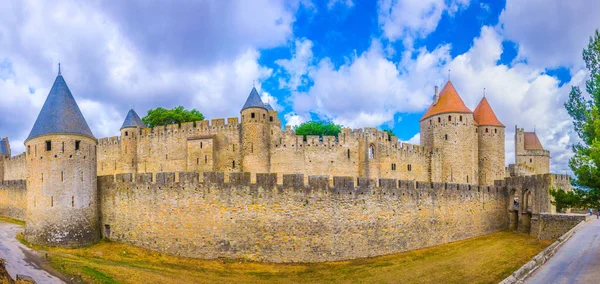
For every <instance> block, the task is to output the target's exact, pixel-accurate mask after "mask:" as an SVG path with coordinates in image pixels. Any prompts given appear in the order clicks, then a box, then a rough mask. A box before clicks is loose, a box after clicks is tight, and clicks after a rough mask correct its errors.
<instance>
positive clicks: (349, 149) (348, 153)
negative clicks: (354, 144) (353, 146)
mask: <svg viewBox="0 0 600 284" xmlns="http://www.w3.org/2000/svg"><path fill="white" fill-rule="evenodd" d="M348 159H350V149H348Z"/></svg>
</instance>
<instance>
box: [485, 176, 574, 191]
mask: <svg viewBox="0 0 600 284" xmlns="http://www.w3.org/2000/svg"><path fill="white" fill-rule="evenodd" d="M570 182H571V177H570V176H569V175H565V174H552V173H549V174H538V175H529V176H515V177H507V178H505V179H503V180H496V181H494V185H495V186H500V187H504V186H509V187H510V186H512V185H518V184H531V183H536V184H550V183H553V184H557V185H567V184H568V185H569V188H570Z"/></svg>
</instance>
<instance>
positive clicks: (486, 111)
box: [473, 97, 504, 127]
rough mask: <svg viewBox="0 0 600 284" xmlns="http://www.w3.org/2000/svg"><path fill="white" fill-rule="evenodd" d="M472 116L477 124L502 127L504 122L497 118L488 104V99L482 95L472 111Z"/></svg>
mask: <svg viewBox="0 0 600 284" xmlns="http://www.w3.org/2000/svg"><path fill="white" fill-rule="evenodd" d="M473 117H474V118H475V122H476V123H477V125H490V126H501V127H504V124H502V122H500V120H498V118H497V117H496V114H495V113H494V110H493V109H492V107H491V106H490V103H489V102H488V100H487V99H486V98H485V97H483V99H481V101H480V102H479V104H478V105H477V107H476V108H475V111H474V112H473Z"/></svg>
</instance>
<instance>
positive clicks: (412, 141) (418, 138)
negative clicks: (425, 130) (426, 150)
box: [402, 132, 421, 145]
mask: <svg viewBox="0 0 600 284" xmlns="http://www.w3.org/2000/svg"><path fill="white" fill-rule="evenodd" d="M402 142H406V143H409V144H413V145H419V144H421V132H419V133H417V134H415V135H414V136H413V137H411V138H410V139H408V141H402Z"/></svg>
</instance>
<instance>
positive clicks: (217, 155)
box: [98, 117, 241, 175]
mask: <svg viewBox="0 0 600 284" xmlns="http://www.w3.org/2000/svg"><path fill="white" fill-rule="evenodd" d="M137 131H138V132H139V133H136V134H137V135H131V136H129V135H128V136H126V137H123V136H121V137H119V136H113V137H108V138H101V139H98V175H110V174H117V173H131V169H132V168H136V167H131V166H130V164H131V163H136V164H137V172H138V173H146V172H161V171H162V172H167V171H224V172H230V171H233V169H234V166H235V165H237V167H238V168H239V165H240V157H241V156H240V154H239V151H240V137H239V133H240V132H239V123H238V118H237V117H234V118H228V119H227V124H226V123H225V119H213V120H212V121H208V120H204V121H198V122H188V123H182V124H181V127H180V126H179V125H177V124H172V125H167V126H157V127H154V128H144V129H137ZM123 139H127V140H129V139H135V140H136V141H128V142H129V143H123V141H122V140H123ZM131 143H136V145H137V147H130V148H128V147H127V146H126V144H131ZM131 148H135V151H136V157H137V158H136V159H134V160H132V158H131V155H129V154H130V153H129V151H132V149H131ZM124 159H127V160H126V161H125V160H124ZM234 161H235V163H234ZM234 164H235V165H234Z"/></svg>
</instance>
